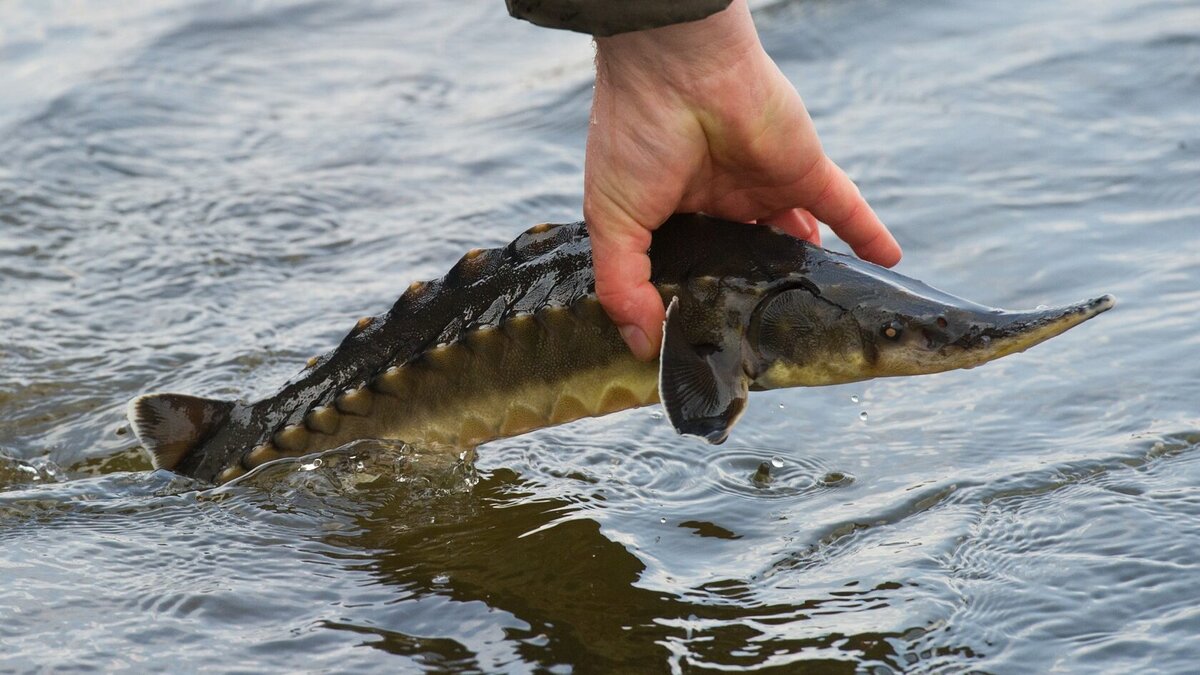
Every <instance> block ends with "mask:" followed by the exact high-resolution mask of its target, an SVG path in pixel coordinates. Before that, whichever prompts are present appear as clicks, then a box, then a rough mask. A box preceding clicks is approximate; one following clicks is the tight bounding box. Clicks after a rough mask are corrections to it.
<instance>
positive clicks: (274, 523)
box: [0, 0, 1200, 673]
mask: <svg viewBox="0 0 1200 675" xmlns="http://www.w3.org/2000/svg"><path fill="white" fill-rule="evenodd" d="M754 8H755V12H756V19H757V23H758V25H759V29H760V31H761V33H762V37H763V41H764V44H765V45H766V47H767V49H768V50H769V51H770V53H771V54H772V55H773V56H774V57H775V58H776V60H777V61H778V62H779V64H780V66H781V67H782V68H783V70H784V72H785V73H786V74H787V75H788V76H789V78H790V79H791V80H792V81H793V82H794V83H795V84H796V86H797V88H798V89H799V91H800V92H801V94H802V95H803V97H804V98H805V100H806V102H807V104H808V106H809V108H810V110H811V112H812V114H813V117H814V120H815V122H816V124H817V128H818V129H819V131H820V132H821V134H822V138H823V140H824V142H825V144H826V147H827V149H828V151H829V153H830V154H831V155H832V156H833V157H834V158H835V159H836V160H837V161H838V162H839V163H840V164H841V165H842V166H844V167H845V168H846V169H847V171H848V172H849V173H850V174H851V175H852V176H853V177H854V178H855V179H856V180H857V182H858V184H859V185H860V187H861V188H862V190H863V192H864V193H865V194H866V195H867V196H868V197H869V199H870V200H871V202H872V203H873V205H874V206H875V208H876V210H877V211H878V212H879V213H880V214H881V216H882V217H883V218H884V220H885V221H886V222H887V223H888V224H889V225H890V226H891V227H892V229H893V230H894V232H895V233H896V235H897V237H898V239H899V240H900V242H901V243H902V245H903V246H904V248H905V251H906V257H905V260H904V262H903V263H902V264H901V266H900V268H899V269H900V271H902V272H904V273H906V274H908V275H910V276H914V277H917V278H920V279H922V280H924V281H926V282H928V283H931V284H933V285H935V286H938V287H941V288H944V289H946V290H948V291H950V292H953V293H955V294H958V295H961V296H963V297H967V298H970V299H973V300H977V301H980V302H984V303H987V304H992V305H997V306H1003V307H1011V308H1031V307H1034V306H1037V305H1041V304H1060V303H1065V302H1069V301H1074V300H1079V299H1082V298H1086V297H1092V296H1095V295H1099V294H1101V293H1113V294H1115V295H1116V296H1117V297H1118V300H1119V303H1118V306H1117V308H1116V309H1115V310H1113V311H1112V312H1109V313H1108V314H1105V315H1104V316H1102V317H1100V318H1098V319H1096V320H1095V321H1093V322H1091V323H1088V324H1086V325H1084V326H1082V327H1080V328H1078V329H1076V330H1074V331H1072V332H1070V333H1068V334H1066V335H1064V336H1063V337H1061V338H1058V339H1056V340H1053V341H1051V342H1049V343H1046V344H1045V345H1042V346H1039V347H1037V348H1035V349H1033V350H1031V351H1029V352H1027V353H1024V354H1021V355H1017V356H1013V357H1010V358H1007V359H1004V360H1002V361H999V362H996V363H993V364H989V365H987V366H985V367H982V368H979V369H976V370H972V371H965V372H954V373H946V374H942V375H937V376H930V377H925V378H911V379H896V380H885V381H873V382H866V383H861V384H857V385H850V386H842V387H830V388H820V389H807V390H788V391H780V392H769V393H759V394H754V395H753V396H752V400H751V405H750V409H749V411H748V413H747V415H746V417H745V419H744V420H743V421H742V422H741V424H740V425H739V427H738V428H737V429H736V431H735V433H734V435H733V437H732V438H731V440H730V441H729V442H728V443H726V444H725V445H723V446H720V447H710V446H705V445H703V444H700V443H699V442H697V441H695V440H692V439H686V438H680V437H678V436H676V435H675V434H674V433H673V432H672V431H671V430H670V429H669V428H668V425H667V424H666V422H665V421H664V420H663V419H662V418H661V415H660V414H658V413H657V412H656V411H654V410H650V409H643V410H636V411H629V412H626V413H621V414H617V415H612V416H609V417H605V418H600V419H592V420H585V421H581V422H578V423H575V424H571V425H567V426H564V427H560V428H556V429H550V430H545V431H542V432H538V433H533V434H529V435H527V436H522V437H519V438H514V439H509V440H504V441H500V442H494V443H490V444H487V445H484V446H483V447H481V448H480V451H479V456H478V460H477V461H476V463H475V466H474V467H471V466H467V465H462V464H460V463H457V462H454V461H450V460H448V459H446V458H443V457H431V456H422V455H421V454H420V453H415V454H414V453H413V452H412V451H411V450H409V449H406V448H400V447H396V446H390V445H388V444H381V443H374V444H371V443H367V444H360V445H358V446H355V447H351V448H347V449H345V450H344V451H342V452H340V453H335V454H334V455H332V456H329V457H325V458H316V459H314V458H304V459H302V460H297V461H294V462H290V463H284V464H280V465H272V466H271V467H270V471H266V472H263V473H262V474H260V475H255V476H252V477H251V478H252V479H251V480H246V481H242V482H238V483H234V484H232V485H229V486H225V487H222V488H218V489H210V488H207V487H206V486H203V485H198V484H195V483H193V482H191V481H189V480H187V479H184V478H181V477H179V476H175V475H172V474H170V473H168V472H165V471H152V470H150V465H149V462H148V460H147V459H146V458H145V456H144V454H143V453H142V452H141V451H140V449H138V448H137V445H136V441H135V440H134V439H133V438H132V436H131V434H130V433H128V429H127V427H126V423H125V420H124V406H125V403H126V402H127V401H128V400H129V399H130V398H131V397H133V396H135V395H137V394H140V393H144V392H148V391H156V390H172V391H180V392H188V393H195V394H200V395H207V396H214V397H230V398H232V397H256V396H261V395H264V394H267V393H269V392H270V391H272V390H273V389H274V388H275V387H277V386H278V385H279V384H281V383H282V382H283V381H284V380H286V379H287V378H288V377H290V376H291V375H293V374H295V373H296V372H297V371H299V370H300V368H301V367H302V366H303V364H304V361H305V360H306V359H307V358H308V357H310V356H312V355H314V354H318V353H321V352H323V351H325V350H327V349H330V348H332V347H333V346H334V345H335V344H336V343H337V342H338V341H339V340H340V338H341V337H342V335H344V334H345V332H346V331H348V330H349V328H350V327H351V326H352V325H353V323H354V321H355V320H356V319H357V318H358V317H360V316H364V315H368V314H375V313H378V312H380V311H383V310H384V309H386V308H387V307H389V306H390V305H391V303H392V301H393V300H394V299H395V298H396V297H397V296H398V295H399V294H400V292H401V291H402V290H403V289H404V288H405V287H406V286H407V285H408V284H409V283H410V282H411V281H413V280H417V279H426V278H431V277H436V276H440V275H441V274H442V273H443V272H444V271H445V270H446V269H448V267H449V266H450V265H451V264H452V263H453V262H454V261H455V260H457V258H458V257H459V256H460V255H461V254H462V253H463V252H464V251H466V250H467V249H470V248H474V247H478V246H495V245H500V244H503V243H505V242H507V241H508V240H509V239H511V238H512V237H513V236H515V235H516V234H517V233H519V232H520V231H522V230H524V229H526V228H527V227H529V226H530V225H533V224H535V223H538V222H543V221H571V220H576V219H578V218H579V217H580V202H581V173H582V162H583V143H584V139H585V135H586V131H587V126H588V106H589V103H590V96H591V78H592V74H591V58H592V52H591V47H590V44H589V40H588V39H587V38H586V37H585V36H581V35H574V34H569V33H564V32H555V31H548V30H544V29H538V28H535V27H532V26H529V25H526V24H523V23H519V22H516V21H513V20H511V19H509V18H508V17H507V16H506V14H505V12H504V9H503V3H502V2H500V1H499V0H473V1H471V2H455V3H443V2H432V1H401V0H393V1H390V2H355V3H343V2H334V1H332V0H315V1H309V2H289V1H282V0H280V1H276V0H256V1H255V2H246V3H239V2H219V1H205V0H160V1H156V2H132V3H109V2H84V1H81V0H74V1H72V0H55V1H52V2H44V1H41V0H7V1H6V2H3V3H0V670H4V671H10V670H11V671H53V672H60V671H109V670H124V671H134V672H144V671H169V672H190V671H199V670H214V671H241V672H257V671H309V672H314V671H317V672H319V671H339V672H364V671H379V672H417V671H425V672H486V673H495V672H512V673H522V672H556V673H557V672H711V671H718V670H719V671H729V670H753V671H757V672H788V673H791V672H854V671H863V672H873V673H886V672H905V671H907V672H956V671H964V670H973V671H982V672H996V673H1029V672H1046V671H1050V670H1057V671H1065V672H1114V673H1128V672H1176V673H1184V672H1194V670H1195V667H1196V663H1197V661H1200V640H1197V639H1196V636H1197V635H1200V318H1198V317H1200V6H1198V5H1197V4H1196V3H1195V2H1194V1H1191V0H1176V1H1135V0H1086V1H1085V0H1065V1H1064V2H1055V3H1047V2H1038V1H1035V0H1014V1H1013V2H1005V3H995V2H983V1H981V0H960V1H958V2H945V1H939V2H931V3H902V2H885V1H883V0H848V1H846V2H824V1H821V0H793V1H786V0H785V1H783V2H764V3H757V4H755V5H754ZM826 242H827V243H832V242H833V239H832V237H831V236H830V235H828V233H827V236H826ZM318 460H320V461H318ZM764 462H765V463H767V464H768V465H770V474H771V476H770V480H763V479H762V478H763V477H762V476H761V475H758V477H757V478H756V473H757V472H758V471H759V467H760V466H761V465H762V464H763V463H764Z"/></svg>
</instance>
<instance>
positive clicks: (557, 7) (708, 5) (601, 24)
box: [505, 0, 731, 37]
mask: <svg viewBox="0 0 1200 675" xmlns="http://www.w3.org/2000/svg"><path fill="white" fill-rule="evenodd" d="M730 1H731V0H505V2H507V3H508V13H509V14H512V15H513V16H515V17H517V18H518V19H525V20H526V21H529V22H531V23H536V24H537V25H539V26H546V27H548V28H566V29H567V30H573V31H577V32H580V33H591V34H592V35H596V36H598V37H605V36H608V35H616V34H617V33H628V32H630V31H635V30H646V29H648V28H658V27H660V26H669V25H671V24H673V23H683V22H685V21H698V20H700V19H703V18H704V17H706V16H709V15H711V14H716V13H717V12H719V11H721V10H723V9H725V8H726V7H728V6H729V3H730Z"/></svg>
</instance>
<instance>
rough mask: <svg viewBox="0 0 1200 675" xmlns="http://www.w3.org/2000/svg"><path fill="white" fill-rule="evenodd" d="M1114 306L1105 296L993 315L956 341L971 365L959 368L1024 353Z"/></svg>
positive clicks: (1114, 302) (1111, 298) (1109, 298)
mask: <svg viewBox="0 0 1200 675" xmlns="http://www.w3.org/2000/svg"><path fill="white" fill-rule="evenodd" d="M1116 302H1117V301H1116V298H1114V297H1113V296H1111V295H1107V294H1106V295H1102V296H1100V297H1098V298H1093V299H1091V300H1085V301H1083V302H1078V303H1075V304H1072V305H1065V306H1062V307H1052V308H1048V309H1036V310H1033V311H1029V312H996V313H995V314H992V315H991V316H989V317H988V319H987V321H986V322H981V324H980V325H979V326H978V327H976V328H975V329H973V330H971V331H970V332H969V333H968V334H966V335H964V336H963V337H962V338H960V339H959V340H958V341H957V343H956V346H958V347H961V348H962V349H963V352H962V355H963V356H965V357H967V358H968V359H969V360H970V361H971V362H972V363H970V364H964V365H963V366H961V367H964V368H970V367H972V366H974V365H979V364H982V363H986V362H988V361H993V360H995V359H998V358H1001V357H1004V356H1008V355H1009V354H1016V353H1019V352H1023V351H1025V350H1026V349H1029V348H1030V347H1032V346H1034V345H1037V344H1040V343H1042V342H1045V341H1046V340H1049V339H1050V338H1052V337H1056V336H1058V335H1062V334H1063V333H1065V332H1066V331H1068V330H1070V329H1072V328H1074V327H1075V326H1078V325H1079V324H1081V323H1083V322H1084V321H1087V320H1089V319H1092V318H1095V317H1096V316H1099V315H1100V314H1103V313H1104V312H1107V311H1108V310H1110V309H1112V308H1113V307H1114V306H1115V305H1116Z"/></svg>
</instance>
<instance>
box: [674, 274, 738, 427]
mask: <svg viewBox="0 0 1200 675" xmlns="http://www.w3.org/2000/svg"><path fill="white" fill-rule="evenodd" d="M749 387H750V381H749V378H747V377H746V373H745V369H744V367H743V366H742V335H741V331H736V330H727V331H724V334H723V335H722V337H721V339H720V344H692V343H691V342H690V341H689V340H688V337H687V333H686V332H685V330H684V321H683V317H682V312H681V311H680V309H679V298H678V297H675V298H672V299H671V304H670V306H668V307H667V318H666V321H664V322H663V341H662V352H661V354H660V357H659V370H658V395H659V398H660V399H661V400H662V405H663V408H664V409H666V411H667V419H669V420H670V421H671V425H672V426H673V427H675V431H678V432H679V433H681V434H687V435H689V436H699V437H700V438H703V439H704V440H706V441H708V442H709V443H713V444H719V443H724V442H725V439H726V438H728V437H729V430H730V429H732V428H733V425H734V424H736V423H737V421H738V418H739V417H741V416H742V412H744V411H745V410H746V398H747V393H748V391H749Z"/></svg>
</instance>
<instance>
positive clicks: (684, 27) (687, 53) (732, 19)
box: [596, 0, 762, 87]
mask: <svg viewBox="0 0 1200 675" xmlns="http://www.w3.org/2000/svg"><path fill="white" fill-rule="evenodd" d="M760 54H762V45H761V43H760V42H759V40H758V32H757V31H756V30H755V28H754V20H753V18H752V17H751V16H750V8H749V6H748V5H747V4H746V0H733V2H732V3H730V5H729V7H727V8H725V9H724V10H722V11H720V12H718V13H716V14H713V15H712V16H709V17H707V18H705V19H701V20H699V21H690V22H687V23H681V24H675V25H671V26H664V27H662V28H652V29H649V30H642V31H635V32H631V33H622V34H620V35H613V36H610V37H598V38H596V70H597V74H598V75H599V76H601V77H606V78H607V77H610V76H612V75H613V73H614V72H617V73H622V74H624V73H638V72H646V73H652V74H653V77H654V79H656V80H658V81H663V80H665V81H667V82H672V83H678V84H679V85H680V86H683V87H686V86H688V85H689V83H692V82H695V81H696V79H697V78H705V77H707V76H709V75H712V74H714V73H720V72H724V71H725V70H726V69H727V68H728V67H729V66H730V64H731V63H738V62H741V61H744V60H745V59H747V58H751V57H756V56H758V55H760Z"/></svg>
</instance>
